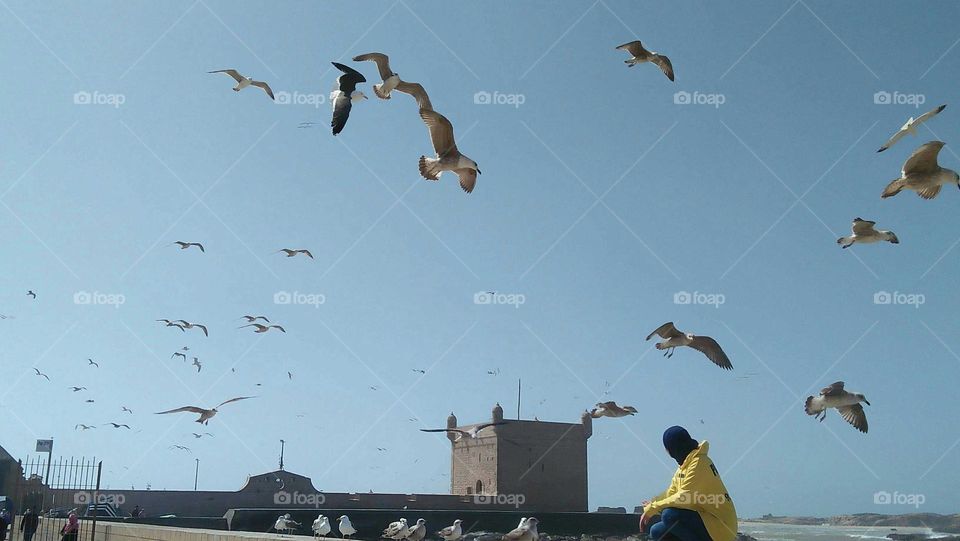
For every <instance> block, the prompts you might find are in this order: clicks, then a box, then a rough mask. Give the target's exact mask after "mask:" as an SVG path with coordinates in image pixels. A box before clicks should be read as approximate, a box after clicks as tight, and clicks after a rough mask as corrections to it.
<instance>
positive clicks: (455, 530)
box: [437, 519, 463, 541]
mask: <svg viewBox="0 0 960 541" xmlns="http://www.w3.org/2000/svg"><path fill="white" fill-rule="evenodd" d="M462 523H463V521H462V520H460V519H457V520H455V521H453V524H452V525H450V526H447V527H446V528H444V529H442V530H440V531H439V532H437V536H438V537H442V538H443V541H457V539H460V536H462V535H463V528H462V527H461V526H460V525H461V524H462Z"/></svg>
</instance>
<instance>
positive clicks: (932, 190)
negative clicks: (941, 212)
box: [917, 184, 942, 199]
mask: <svg viewBox="0 0 960 541" xmlns="http://www.w3.org/2000/svg"><path fill="white" fill-rule="evenodd" d="M941 187H942V185H940V184H937V185H936V186H927V187H926V188H923V189H922V190H917V195H919V196H920V197H922V198H924V199H933V198H934V197H936V196H937V194H939V193H940V188H941Z"/></svg>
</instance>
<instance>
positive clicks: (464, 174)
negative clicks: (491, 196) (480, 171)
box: [453, 167, 477, 193]
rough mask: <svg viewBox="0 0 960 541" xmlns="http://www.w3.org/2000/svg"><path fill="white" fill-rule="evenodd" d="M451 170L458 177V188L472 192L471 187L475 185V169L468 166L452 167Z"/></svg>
mask: <svg viewBox="0 0 960 541" xmlns="http://www.w3.org/2000/svg"><path fill="white" fill-rule="evenodd" d="M453 172H454V173H456V174H457V176H458V177H460V188H461V189H462V190H463V191H465V192H467V193H472V192H473V188H474V187H475V186H476V185H477V171H476V170H475V169H470V168H469V167H468V168H465V169H454V170H453Z"/></svg>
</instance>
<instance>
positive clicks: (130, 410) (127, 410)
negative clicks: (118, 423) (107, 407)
mask: <svg viewBox="0 0 960 541" xmlns="http://www.w3.org/2000/svg"><path fill="white" fill-rule="evenodd" d="M121 408H122V409H121V410H120V411H123V412H126V413H129V414H131V415H132V414H133V410H132V409H130V408H128V407H126V406H121Z"/></svg>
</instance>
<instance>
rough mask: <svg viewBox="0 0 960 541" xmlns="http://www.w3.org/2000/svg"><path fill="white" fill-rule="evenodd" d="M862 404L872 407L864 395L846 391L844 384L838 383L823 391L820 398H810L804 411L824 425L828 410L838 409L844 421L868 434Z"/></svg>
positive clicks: (805, 404)
mask: <svg viewBox="0 0 960 541" xmlns="http://www.w3.org/2000/svg"><path fill="white" fill-rule="evenodd" d="M860 402H863V403H864V404H866V405H868V406H869V405H870V402H867V399H866V398H865V397H864V396H863V395H862V394H860V393H852V392H850V391H847V390H845V389H844V388H843V382H842V381H838V382H836V383H834V384H832V385H830V386H829V387H824V388H823V389H821V390H820V396H816V397H814V396H808V397H807V401H806V402H805V403H804V405H803V411H805V412H807V415H815V416H816V417H817V419H820V422H821V423H822V422H823V420H824V419H826V418H827V409H828V408H836V409H837V411H838V412H840V416H841V417H843V420H844V421H846V422H848V423H850V424H851V425H853V427H854V428H856V429H857V430H859V431H860V432H863V433H864V434H866V433H867V415H866V414H865V413H864V412H863V406H861V405H860Z"/></svg>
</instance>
